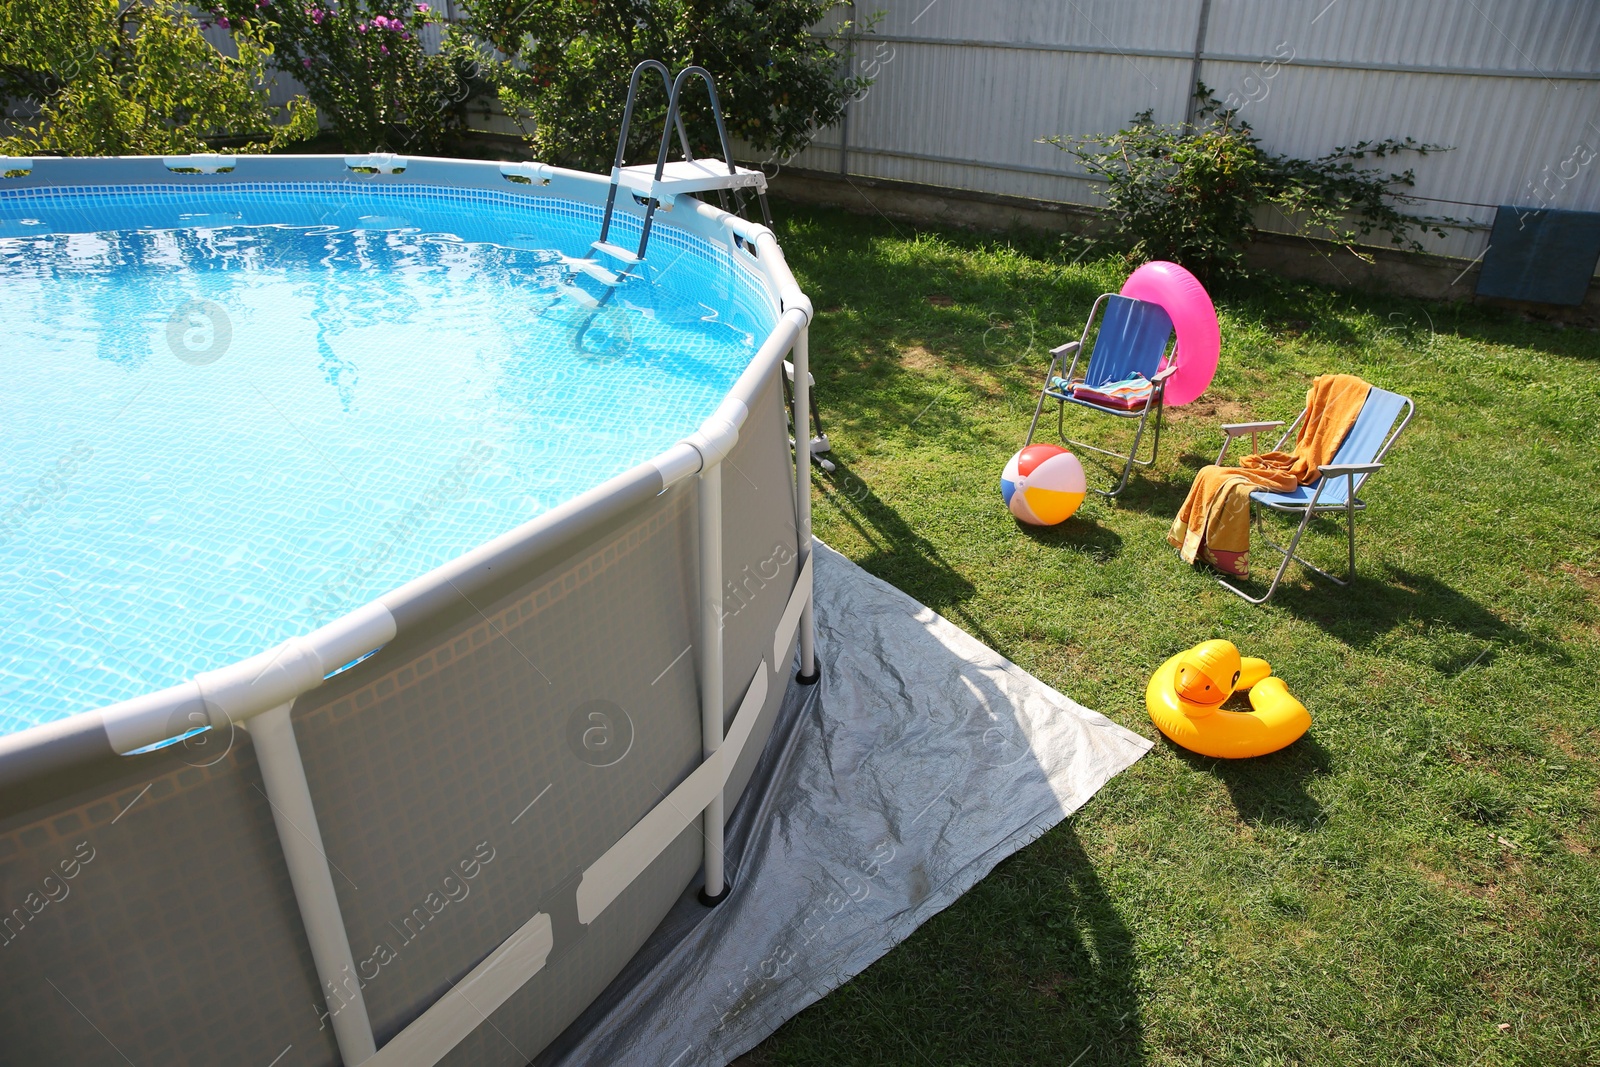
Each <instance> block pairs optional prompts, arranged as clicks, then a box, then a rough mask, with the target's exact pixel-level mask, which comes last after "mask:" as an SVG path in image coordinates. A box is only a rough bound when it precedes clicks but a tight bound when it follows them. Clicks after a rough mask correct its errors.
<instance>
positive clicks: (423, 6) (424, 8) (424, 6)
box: [417, 4, 429, 15]
mask: <svg viewBox="0 0 1600 1067" xmlns="http://www.w3.org/2000/svg"><path fill="white" fill-rule="evenodd" d="M417 10H418V11H419V12H421V13H422V14H424V15H426V14H427V13H428V10H429V9H428V5H427V4H418V5H417Z"/></svg>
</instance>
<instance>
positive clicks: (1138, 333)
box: [1023, 293, 1178, 497]
mask: <svg viewBox="0 0 1600 1067" xmlns="http://www.w3.org/2000/svg"><path fill="white" fill-rule="evenodd" d="M1102 306H1103V307H1104V308H1105V316H1104V317H1103V318H1102V319H1101V321H1100V328H1099V331H1098V332H1097V333H1096V334H1095V339H1094V348H1093V351H1092V352H1090V353H1089V359H1088V362H1087V365H1086V366H1085V368H1084V372H1083V377H1082V378H1078V377H1077V373H1078V361H1079V359H1080V357H1081V356H1083V354H1084V353H1085V352H1086V351H1088V344H1089V331H1090V329H1091V328H1092V327H1093V326H1094V321H1095V315H1096V314H1098V313H1099V311H1100V309H1101V307H1102ZM1171 340H1172V320H1171V319H1170V318H1168V317H1167V313H1166V311H1165V309H1163V308H1162V307H1161V305H1159V304H1152V303H1149V302H1148V301H1144V300H1135V299H1133V298H1132V297H1126V296H1118V295H1117V294H1116V293H1102V294H1101V295H1100V298H1099V299H1098V300H1096V301H1095V302H1094V307H1092V308H1090V309H1089V318H1088V321H1086V322H1085V323H1084V324H1083V335H1082V336H1081V337H1079V338H1078V340H1076V341H1070V342H1068V343H1067V344H1064V345H1062V346H1060V347H1059V348H1052V349H1051V350H1050V369H1049V370H1048V371H1046V372H1045V376H1044V388H1043V389H1041V390H1039V403H1038V404H1037V405H1035V406H1034V409H1033V422H1031V423H1030V424H1029V425H1028V439H1027V440H1026V441H1024V442H1023V447H1024V448H1026V447H1027V446H1028V445H1031V444H1032V443H1033V433H1034V430H1035V429H1037V428H1038V425H1039V414H1040V412H1042V411H1043V410H1044V404H1045V401H1046V400H1054V401H1055V402H1056V434H1057V436H1059V437H1060V438H1061V440H1062V441H1063V442H1064V443H1066V444H1068V445H1071V446H1072V447H1073V448H1078V449H1087V450H1089V451H1091V452H1099V453H1100V454H1101V455H1105V456H1110V457H1111V458H1113V459H1118V460H1122V461H1123V464H1122V476H1121V477H1120V478H1118V479H1117V484H1116V485H1115V486H1114V487H1113V488H1112V489H1111V490H1110V491H1109V492H1108V491H1106V490H1103V489H1096V490H1095V492H1097V493H1099V494H1101V495H1102V496H1108V497H1114V496H1116V495H1117V494H1118V493H1120V492H1122V490H1123V487H1124V486H1126V485H1127V484H1128V475H1129V474H1130V473H1132V471H1133V468H1134V467H1135V466H1139V467H1148V466H1150V465H1151V464H1153V463H1154V462H1155V461H1156V454H1157V452H1159V451H1160V449H1161V408H1162V399H1163V394H1164V393H1165V391H1166V385H1167V379H1168V378H1170V377H1172V375H1173V374H1174V373H1176V372H1177V369H1178V368H1177V365H1176V364H1173V365H1172V366H1169V367H1167V368H1166V369H1164V370H1163V369H1161V359H1162V357H1163V356H1165V355H1166V353H1167V344H1168V342H1170V341H1171ZM1069 354H1070V355H1071V356H1072V364H1071V366H1070V367H1069V368H1068V370H1067V373H1066V376H1065V377H1057V375H1056V368H1057V366H1059V365H1061V364H1063V363H1064V362H1065V360H1066V358H1067V356H1068V355H1069ZM1136 375H1139V376H1143V377H1144V378H1145V379H1147V380H1148V381H1149V382H1150V383H1151V389H1150V395H1149V398H1148V399H1147V400H1145V401H1144V402H1143V403H1141V404H1138V405H1137V406H1135V407H1132V408H1121V407H1115V406H1111V405H1107V404H1104V403H1099V402H1096V401H1094V400H1090V399H1087V398H1085V397H1081V396H1078V395H1076V391H1077V390H1078V389H1080V388H1087V389H1096V390H1098V389H1102V388H1104V387H1106V386H1111V385H1115V384H1117V383H1119V382H1126V381H1128V380H1129V379H1131V378H1133V377H1135V376H1136ZM1068 404H1076V405H1078V406H1079V407H1084V408H1088V409H1089V410H1090V411H1098V412H1100V413H1101V414H1102V415H1110V416H1112V417H1113V418H1118V419H1137V420H1138V421H1139V426H1138V428H1137V429H1136V430H1135V431H1134V435H1133V447H1132V448H1130V449H1128V451H1127V454H1126V455H1124V454H1123V453H1122V452H1120V451H1114V450H1112V449H1109V448H1101V447H1099V446H1098V445H1091V444H1086V443H1085V442H1082V441H1069V440H1067V436H1066V426H1065V419H1066V410H1067V405H1068ZM1152 412H1153V413H1154V414H1155V417H1156V425H1155V435H1154V437H1153V438H1152V440H1151V444H1150V458H1149V459H1139V458H1138V457H1139V442H1140V441H1142V440H1143V439H1144V430H1145V423H1146V422H1147V421H1148V420H1149V418H1150V415H1151V413H1152Z"/></svg>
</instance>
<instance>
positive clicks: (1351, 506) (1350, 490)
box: [1344, 474, 1356, 585]
mask: <svg viewBox="0 0 1600 1067" xmlns="http://www.w3.org/2000/svg"><path fill="white" fill-rule="evenodd" d="M1344 528H1345V532H1346V533H1347V534H1348V535H1349V538H1350V568H1349V569H1348V570H1347V571H1345V576H1344V584H1345V585H1349V584H1350V583H1351V582H1353V581H1355V580H1356V477H1355V475H1353V474H1352V475H1350V484H1349V485H1348V486H1346V487H1345V496H1344Z"/></svg>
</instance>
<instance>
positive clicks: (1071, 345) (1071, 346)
mask: <svg viewBox="0 0 1600 1067" xmlns="http://www.w3.org/2000/svg"><path fill="white" fill-rule="evenodd" d="M1077 347H1078V342H1077V341H1068V342H1067V343H1066V344H1064V345H1057V346H1056V347H1054V348H1052V349H1051V350H1050V354H1051V355H1052V356H1055V357H1057V358H1060V357H1061V356H1064V355H1066V354H1067V353H1068V352H1072V351H1075V350H1076V349H1077Z"/></svg>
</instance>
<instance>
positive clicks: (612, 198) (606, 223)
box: [600, 59, 721, 241]
mask: <svg viewBox="0 0 1600 1067" xmlns="http://www.w3.org/2000/svg"><path fill="white" fill-rule="evenodd" d="M646 70H654V71H657V72H659V73H660V75H661V87H662V88H663V89H665V90H666V91H667V99H668V107H667V122H666V123H665V124H664V126H663V127H662V130H661V138H662V141H663V142H668V141H669V140H670V138H671V132H672V125H673V119H674V118H676V119H677V126H678V141H679V143H681V144H682V145H683V154H684V156H685V157H686V158H688V159H693V158H694V156H693V155H692V154H691V153H690V150H689V133H688V131H687V130H685V129H684V127H683V116H681V115H677V114H676V113H675V112H674V110H673V108H672V106H671V101H672V100H673V99H674V91H673V84H672V71H671V70H669V69H668V68H667V65H666V64H665V63H663V62H661V61H660V60H659V59H647V60H645V61H644V62H643V63H640V64H639V65H638V66H637V67H634V68H633V74H632V76H631V77H629V78H628V102H627V103H626V104H625V105H624V106H623V109H622V133H621V135H620V136H619V137H618V138H617V154H616V156H615V158H613V159H612V161H611V191H610V192H608V193H607V194H606V214H605V219H604V220H603V221H602V222H601V223H600V240H601V241H604V240H605V239H606V237H607V235H608V234H609V233H610V232H611V216H612V213H613V212H614V211H615V209H616V205H617V179H618V175H619V172H620V171H621V170H622V162H623V157H624V154H625V153H626V152H627V150H628V127H629V126H630V125H631V124H632V123H633V105H634V102H635V101H636V100H637V99H638V96H639V78H640V77H641V76H642V75H643V74H644V72H645V71H646ZM718 122H719V123H720V122H721V116H720V115H719V116H718Z"/></svg>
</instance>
